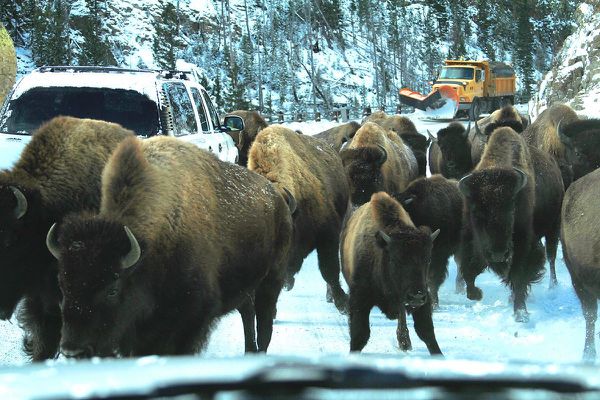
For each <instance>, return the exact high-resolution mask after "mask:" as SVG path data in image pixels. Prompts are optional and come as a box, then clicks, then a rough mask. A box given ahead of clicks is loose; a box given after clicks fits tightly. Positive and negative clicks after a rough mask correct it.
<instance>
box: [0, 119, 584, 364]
mask: <svg viewBox="0 0 600 400" xmlns="http://www.w3.org/2000/svg"><path fill="white" fill-rule="evenodd" d="M331 126H332V123H328V122H322V123H320V124H319V125H315V124H314V123H313V124H304V125H298V124H296V125H294V126H292V127H293V128H294V129H296V128H300V129H302V130H303V132H305V133H309V134H314V133H318V132H320V131H322V130H325V129H328V128H329V127H331ZM442 126H445V124H443V123H422V122H418V127H419V130H421V131H422V132H423V133H425V129H426V128H430V129H431V130H432V133H435V132H436V131H437V129H439V128H440V127H442ZM556 269H557V275H558V280H559V286H558V287H557V288H555V289H552V290H549V289H548V277H547V276H545V277H544V279H543V281H542V282H540V283H538V284H536V285H534V286H533V288H532V294H531V295H530V297H529V300H528V302H527V304H528V308H529V311H530V314H531V318H530V322H529V323H527V324H519V323H516V322H514V320H513V317H512V305H511V304H510V303H509V290H508V289H507V288H506V287H505V286H503V285H502V284H501V282H500V279H499V278H498V277H497V276H495V275H494V274H493V273H491V272H485V273H484V274H482V275H481V276H479V278H478V279H477V284H478V286H479V287H480V288H481V289H482V290H483V293H484V297H483V300H482V301H479V302H474V301H470V300H468V299H467V298H466V297H465V295H458V294H455V293H454V277H455V275H456V264H455V263H454V261H453V260H451V261H450V266H449V277H448V279H447V280H446V282H445V283H444V285H442V287H441V288H440V308H439V310H437V311H436V312H435V313H434V315H433V320H434V325H435V331H436V335H437V339H438V343H439V345H440V347H441V349H442V351H443V353H444V354H445V356H446V357H447V358H455V359H475V360H486V361H508V360H526V361H542V362H548V361H553V362H577V361H579V360H580V359H581V354H582V351H583V342H584V330H585V323H584V320H583V316H582V314H581V308H580V305H579V301H578V300H577V298H576V296H575V294H574V291H573V289H572V286H571V279H570V276H569V274H568V272H567V270H566V267H565V264H564V261H563V260H562V251H561V250H560V247H559V254H558V257H557V265H556ZM370 321H371V338H370V340H369V343H368V344H367V346H366V347H365V349H364V352H366V353H376V354H397V355H398V356H399V357H424V356H428V352H427V349H426V347H425V345H424V344H423V343H422V342H421V341H420V340H419V338H418V337H417V335H416V333H415V332H414V330H413V329H412V319H411V318H410V317H409V319H408V321H409V331H410V334H411V340H412V344H413V350H412V351H410V352H407V353H403V352H401V351H400V350H399V349H398V345H397V342H396V321H389V320H387V319H386V318H385V317H384V316H383V314H382V313H381V312H380V311H379V310H378V309H373V311H372V313H371V319H370ZM21 335H22V332H21V330H20V329H19V328H18V327H17V326H16V323H15V322H14V321H13V324H10V323H8V322H2V323H0V337H1V338H2V340H1V341H0V364H3V365H16V364H21V363H24V362H25V358H24V355H23V354H22V352H21V349H20V347H21ZM349 341H350V339H349V333H348V322H347V317H346V316H344V315H341V314H339V313H338V311H337V310H336V308H335V307H334V306H333V304H329V303H327V302H326V301H325V283H324V282H323V279H322V278H321V275H320V273H319V270H318V267H317V257H316V253H315V252H313V253H311V254H310V255H309V257H307V258H306V260H305V261H304V265H303V267H302V270H301V271H300V273H299V274H298V275H297V277H296V284H295V286H294V289H293V290H292V291H290V292H286V291H284V292H282V294H281V296H280V298H279V303H278V313H277V319H276V321H275V324H274V332H273V340H272V342H271V345H270V347H269V353H270V354H291V355H300V356H310V355H317V354H346V353H347V352H348V349H349ZM243 347H244V345H243V332H242V324H241V319H240V317H239V315H238V314H237V313H232V314H230V315H228V316H226V317H224V318H222V319H221V321H220V322H219V323H218V325H217V326H216V327H215V329H214V331H213V333H212V336H211V339H210V342H209V345H208V347H207V349H206V350H205V351H204V353H203V354H202V356H203V357H227V356H233V355H240V354H242V353H243Z"/></svg>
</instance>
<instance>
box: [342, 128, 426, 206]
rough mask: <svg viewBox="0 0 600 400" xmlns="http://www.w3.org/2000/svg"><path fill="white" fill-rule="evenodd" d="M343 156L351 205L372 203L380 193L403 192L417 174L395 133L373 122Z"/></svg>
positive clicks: (355, 136) (344, 151) (362, 130)
mask: <svg viewBox="0 0 600 400" xmlns="http://www.w3.org/2000/svg"><path fill="white" fill-rule="evenodd" d="M380 146H381V147H382V148H383V149H385V153H384V152H383V151H382V149H381V148H380ZM340 156H341V157H342V162H343V163H344V168H345V169H346V173H347V175H348V180H349V183H350V197H351V202H352V204H353V205H355V206H358V205H361V204H364V203H365V202H367V201H369V198H370V197H371V195H372V194H373V193H375V192H378V191H385V192H388V193H395V192H401V191H403V190H404V189H405V188H406V186H407V185H408V183H409V182H410V181H412V180H413V179H415V178H416V177H417V173H418V171H417V165H416V160H415V158H414V155H413V153H412V151H411V150H410V149H409V148H408V146H406V145H404V143H403V142H402V139H400V137H399V136H398V135H397V134H396V133H395V132H393V131H390V130H386V129H384V128H382V127H381V126H379V125H377V124H375V123H372V122H367V123H365V124H364V125H363V126H362V127H361V128H360V129H359V130H358V131H357V132H356V134H355V135H354V139H353V140H352V142H351V143H350V144H349V145H348V146H347V147H346V148H345V149H344V150H342V152H341V153H340ZM384 157H387V158H386V159H385V162H384V163H383V164H381V160H383V159H384Z"/></svg>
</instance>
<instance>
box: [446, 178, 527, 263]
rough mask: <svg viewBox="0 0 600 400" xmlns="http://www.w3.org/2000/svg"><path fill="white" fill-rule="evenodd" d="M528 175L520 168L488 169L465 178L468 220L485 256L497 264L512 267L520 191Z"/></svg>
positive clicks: (462, 181) (460, 186)
mask: <svg viewBox="0 0 600 400" xmlns="http://www.w3.org/2000/svg"><path fill="white" fill-rule="evenodd" d="M527 180H528V179H527V175H526V174H525V173H524V172H523V171H521V170H519V169H517V168H513V169H500V168H494V169H486V170H481V171H476V172H473V173H472V174H469V175H467V176H465V177H464V178H462V179H461V180H460V182H459V186H458V187H459V189H460V191H461V192H462V193H463V194H464V196H465V206H466V212H467V216H466V217H467V221H468V222H467V223H469V225H470V226H471V228H472V230H473V234H474V236H475V239H476V241H477V242H478V244H479V249H480V250H481V254H482V256H483V257H484V258H485V259H486V260H487V261H488V262H489V263H490V264H491V265H492V266H494V267H500V268H501V269H505V268H508V267H509V266H510V264H511V262H512V257H513V242H512V237H513V229H514V223H515V210H516V208H517V204H518V196H519V193H521V191H522V190H523V188H524V187H525V186H526V185H527Z"/></svg>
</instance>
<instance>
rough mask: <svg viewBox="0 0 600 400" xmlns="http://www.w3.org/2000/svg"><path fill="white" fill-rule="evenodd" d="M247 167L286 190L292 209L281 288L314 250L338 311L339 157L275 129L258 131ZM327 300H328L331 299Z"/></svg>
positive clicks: (342, 188) (342, 304)
mask: <svg viewBox="0 0 600 400" xmlns="http://www.w3.org/2000/svg"><path fill="white" fill-rule="evenodd" d="M248 168H249V169H250V170H252V171H254V172H257V173H259V174H261V175H263V176H265V177H266V178H267V179H268V180H269V181H271V182H273V183H274V184H275V185H276V186H277V187H279V188H280V190H282V189H283V188H287V189H289V191H290V192H291V194H292V195H293V197H294V199H295V201H296V204H297V208H296V212H295V213H294V234H293V240H292V249H291V251H290V259H289V263H288V278H287V286H288V289H291V288H292V286H293V284H294V275H295V274H296V273H297V272H298V271H299V270H300V268H301V266H302V262H303V260H304V258H306V256H308V254H310V252H311V251H313V250H314V249H316V250H317V256H318V259H319V269H320V270H321V275H322V276H323V279H324V280H325V282H326V283H327V293H328V300H333V301H334V303H335V306H336V307H337V308H338V309H339V310H340V311H342V312H345V310H346V307H347V295H346V293H345V292H344V290H343V289H342V287H341V285H340V277H339V275H340V267H339V254H338V252H339V235H340V231H341V227H342V222H343V220H344V216H345V214H346V210H347V208H348V197H349V190H348V182H347V179H346V175H345V173H344V167H343V166H342V162H341V160H340V157H339V155H338V154H337V152H336V151H335V150H333V148H331V146H329V145H328V144H327V143H326V142H324V141H322V140H320V139H316V138H313V137H310V136H307V135H298V134H297V133H295V132H294V131H292V130H291V129H288V128H285V127H283V126H281V125H271V126H269V127H268V128H265V129H263V130H262V131H261V132H260V133H259V134H258V135H257V136H256V139H255V141H254V144H253V145H252V147H251V148H250V152H249V159H248ZM332 297H333V299H332Z"/></svg>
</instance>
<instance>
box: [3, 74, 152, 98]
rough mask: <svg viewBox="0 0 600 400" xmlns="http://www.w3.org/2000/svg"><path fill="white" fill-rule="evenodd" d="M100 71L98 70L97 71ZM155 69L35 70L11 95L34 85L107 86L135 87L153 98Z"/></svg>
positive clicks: (20, 92)
mask: <svg viewBox="0 0 600 400" xmlns="http://www.w3.org/2000/svg"><path fill="white" fill-rule="evenodd" d="M99 71H100V72H99ZM158 74H159V73H158V72H156V71H135V70H122V71H118V72H117V71H115V70H113V71H108V70H106V71H102V70H97V71H78V70H75V69H72V70H70V69H68V68H67V69H65V70H61V71H53V72H47V71H44V70H41V71H40V70H35V71H32V72H30V73H29V74H27V75H25V76H23V78H22V79H21V81H20V82H19V83H18V84H17V85H16V86H15V89H14V92H13V95H12V98H13V99H16V98H18V97H20V96H21V95H22V94H23V93H25V92H27V91H28V90H30V89H32V88H36V87H92V88H108V89H125V90H134V91H136V92H139V93H142V94H144V95H146V96H148V97H149V98H151V99H156V98H157V94H156V84H155V82H156V78H157V75H158Z"/></svg>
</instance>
